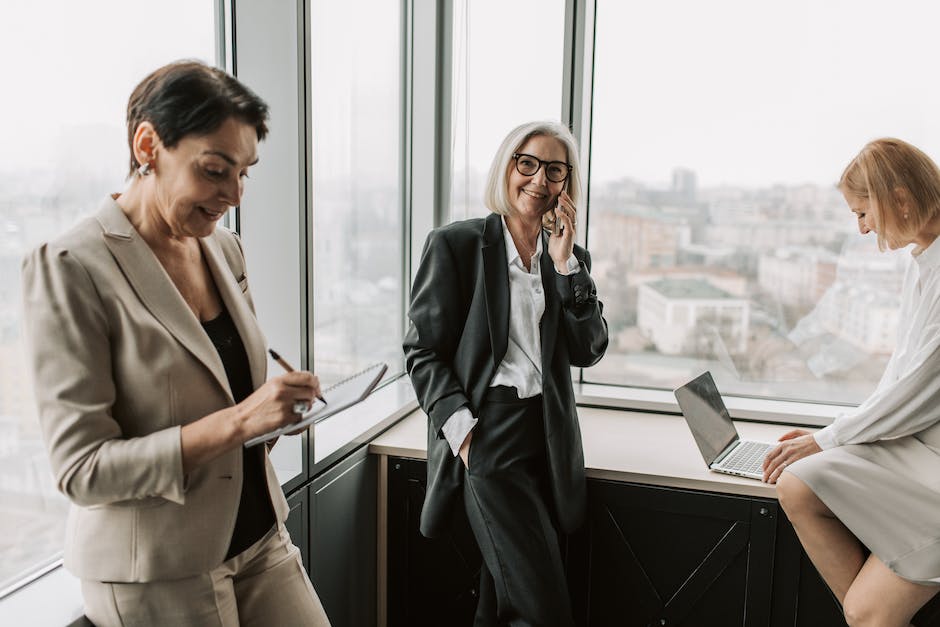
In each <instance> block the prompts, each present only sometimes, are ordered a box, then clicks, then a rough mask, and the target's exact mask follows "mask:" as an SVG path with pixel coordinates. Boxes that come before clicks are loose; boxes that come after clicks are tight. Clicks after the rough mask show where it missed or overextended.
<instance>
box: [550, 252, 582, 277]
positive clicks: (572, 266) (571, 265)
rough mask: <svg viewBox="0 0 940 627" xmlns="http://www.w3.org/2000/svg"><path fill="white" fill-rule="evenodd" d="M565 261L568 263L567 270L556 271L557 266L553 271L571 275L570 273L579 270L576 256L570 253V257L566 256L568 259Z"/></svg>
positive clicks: (579, 263)
mask: <svg viewBox="0 0 940 627" xmlns="http://www.w3.org/2000/svg"><path fill="white" fill-rule="evenodd" d="M566 263H567V265H568V271H567V272H558V269H557V268H556V269H555V272H558V274H560V275H562V276H571V275H572V274H577V273H579V272H581V262H580V261H578V258H577V257H575V256H574V255H571V256H570V257H568V261H567V262H566Z"/></svg>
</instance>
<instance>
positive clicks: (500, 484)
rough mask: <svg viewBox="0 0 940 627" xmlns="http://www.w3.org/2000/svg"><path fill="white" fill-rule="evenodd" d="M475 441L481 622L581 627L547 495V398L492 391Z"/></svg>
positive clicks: (469, 486) (471, 482)
mask: <svg viewBox="0 0 940 627" xmlns="http://www.w3.org/2000/svg"><path fill="white" fill-rule="evenodd" d="M477 414H478V415H477V418H478V423H477V425H476V427H474V429H473V439H472V440H471V442H470V455H469V468H468V469H467V471H466V475H465V478H464V504H465V507H466V510H467V517H468V519H469V520H470V528H471V529H472V530H473V535H474V537H475V538H476V541H477V544H478V545H479V547H480V552H481V553H482V555H483V562H484V563H483V567H482V568H481V569H480V599H479V602H478V605H477V611H476V617H475V620H474V625H479V626H483V625H486V626H496V625H511V626H513V627H516V626H522V625H526V626H538V627H554V626H558V627H561V626H564V627H570V626H571V625H573V624H574V620H573V618H572V613H571V600H570V598H569V596H568V587H567V584H566V582H565V573H564V568H563V566H562V560H561V550H560V547H559V538H558V532H557V530H556V529H555V526H554V524H553V522H552V516H551V510H550V508H549V505H548V504H549V503H550V500H549V499H550V497H549V496H548V495H549V493H548V491H547V489H546V488H547V487H548V486H547V477H548V469H547V465H546V456H545V431H544V426H543V421H542V420H543V419H542V397H541V396H536V397H534V398H527V399H523V400H520V399H519V397H518V396H517V395H516V389H515V388H510V387H505V386H499V387H495V388H491V389H490V392H489V394H488V395H487V398H486V401H485V402H484V404H483V407H482V408H480V410H479V411H478V412H477Z"/></svg>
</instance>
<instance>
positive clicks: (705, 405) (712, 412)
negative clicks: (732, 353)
mask: <svg viewBox="0 0 940 627" xmlns="http://www.w3.org/2000/svg"><path fill="white" fill-rule="evenodd" d="M675 394H676V400H677V401H679V407H680V409H682V415H683V416H685V421H686V422H687V423H689V429H691V430H692V436H693V437H695V443H696V444H698V448H699V450H700V451H701V452H702V457H704V458H705V462H706V463H707V464H708V465H709V466H710V465H711V464H712V462H714V461H715V458H716V457H718V455H719V454H720V453H721V452H722V451H723V450H725V448H727V447H728V445H729V444H731V443H732V442H734V441H735V440H737V439H738V432H737V430H736V429H735V428H734V424H733V423H732V422H731V416H730V415H729V414H728V409H727V408H726V407H725V404H724V402H723V401H722V400H721V395H720V394H719V393H718V387H717V386H716V385H715V380H714V379H712V375H711V373H710V372H706V373H704V374H701V375H699V376H698V377H696V378H694V379H692V380H691V381H689V382H688V383H686V384H685V385H683V386H682V387H681V388H679V389H677V390H676V392H675Z"/></svg>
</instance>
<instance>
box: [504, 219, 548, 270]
mask: <svg viewBox="0 0 940 627" xmlns="http://www.w3.org/2000/svg"><path fill="white" fill-rule="evenodd" d="M500 222H501V223H502V225H503V240H504V241H505V243H506V265H509V266H511V265H512V264H513V263H515V261H516V260H517V259H518V260H519V261H520V263H522V255H520V254H519V251H518V250H517V249H516V242H514V241H513V239H512V233H510V232H509V225H508V224H507V223H506V217H505V216H502V218H501V220H500ZM541 255H542V233H541V232H539V236H538V237H537V238H536V240H535V252H534V253H533V254H532V261H533V263H532V264H531V266H535V265H536V264H538V262H539V258H540V257H541ZM523 267H524V265H523Z"/></svg>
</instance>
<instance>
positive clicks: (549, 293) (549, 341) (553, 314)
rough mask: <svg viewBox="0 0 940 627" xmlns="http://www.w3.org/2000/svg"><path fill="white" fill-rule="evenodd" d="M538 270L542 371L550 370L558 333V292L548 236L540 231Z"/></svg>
mask: <svg viewBox="0 0 940 627" xmlns="http://www.w3.org/2000/svg"><path fill="white" fill-rule="evenodd" d="M539 271H540V273H541V274H542V293H543V294H545V313H543V314H542V322H541V323H540V324H539V331H540V333H541V337H542V373H543V375H544V374H545V373H548V372H551V368H550V364H551V363H552V354H553V353H554V351H555V340H556V337H555V336H556V335H557V334H558V309H559V306H560V304H559V302H558V294H556V290H555V264H554V262H553V261H552V258H551V256H550V255H549V254H548V236H547V235H546V234H545V232H544V231H542V254H541V255H540V256H539Z"/></svg>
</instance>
